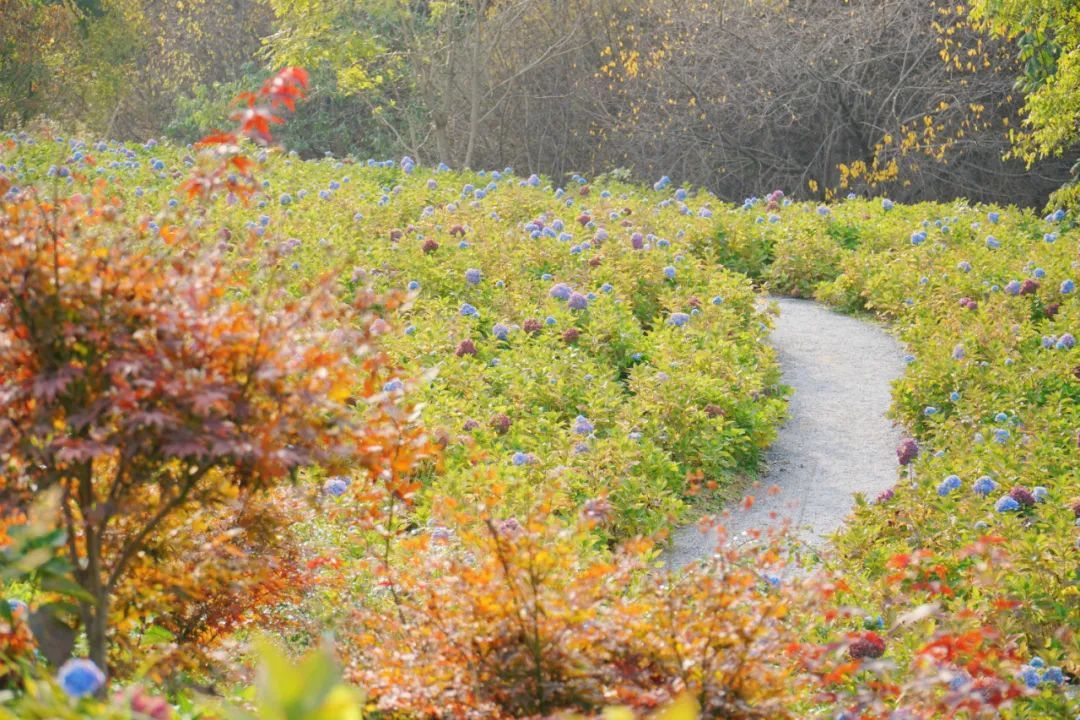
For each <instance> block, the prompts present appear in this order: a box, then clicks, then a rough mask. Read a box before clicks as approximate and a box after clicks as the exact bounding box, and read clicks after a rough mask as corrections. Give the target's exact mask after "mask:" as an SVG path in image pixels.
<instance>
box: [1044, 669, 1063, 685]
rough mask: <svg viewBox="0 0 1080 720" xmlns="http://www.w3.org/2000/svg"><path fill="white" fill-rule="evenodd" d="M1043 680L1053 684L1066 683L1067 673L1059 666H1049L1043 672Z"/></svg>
mask: <svg viewBox="0 0 1080 720" xmlns="http://www.w3.org/2000/svg"><path fill="white" fill-rule="evenodd" d="M1042 681H1043V682H1044V683H1050V684H1051V685H1064V684H1065V673H1063V672H1062V671H1061V668H1059V667H1056V666H1055V667H1048V668H1046V670H1045V671H1044V672H1043V674H1042Z"/></svg>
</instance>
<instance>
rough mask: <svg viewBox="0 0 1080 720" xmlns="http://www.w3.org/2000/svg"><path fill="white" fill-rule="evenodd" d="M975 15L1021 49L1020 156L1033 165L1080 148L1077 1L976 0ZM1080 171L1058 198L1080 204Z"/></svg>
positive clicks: (1079, 17)
mask: <svg viewBox="0 0 1080 720" xmlns="http://www.w3.org/2000/svg"><path fill="white" fill-rule="evenodd" d="M971 12H972V15H973V17H975V18H976V19H979V20H983V21H985V22H986V23H988V24H989V27H990V28H991V30H992V31H993V32H994V33H996V34H997V35H1000V36H1003V37H1005V38H1008V39H1009V40H1011V41H1013V42H1014V43H1015V44H1016V45H1017V47H1018V48H1019V53H1018V54H1019V59H1020V61H1021V63H1022V67H1023V71H1024V74H1023V76H1022V77H1021V79H1020V81H1019V83H1018V84H1019V85H1020V87H1021V88H1022V89H1023V91H1024V125H1025V127H1024V129H1022V130H1019V129H1018V130H1017V131H1015V132H1014V133H1013V141H1014V143H1015V144H1016V154H1017V155H1018V156H1019V157H1022V158H1023V159H1024V160H1025V161H1026V162H1027V164H1028V166H1029V167H1030V166H1031V165H1032V164H1033V163H1034V162H1035V161H1036V159H1038V158H1045V157H1050V156H1059V157H1060V156H1061V155H1063V154H1065V153H1070V152H1073V151H1075V149H1076V147H1077V145H1080V5H1078V4H1077V3H1076V2H1073V1H1072V0H1035V1H1032V0H1004V1H999V2H991V1H990V0H976V2H974V3H972V4H971ZM1078 178H1080V167H1074V168H1073V182H1072V183H1071V184H1070V185H1069V186H1068V187H1067V188H1065V189H1063V190H1062V191H1060V192H1059V193H1057V195H1056V197H1055V199H1056V200H1057V201H1058V202H1059V203H1061V204H1066V205H1073V206H1075V205H1077V204H1078V203H1080V184H1078V183H1077V179H1078Z"/></svg>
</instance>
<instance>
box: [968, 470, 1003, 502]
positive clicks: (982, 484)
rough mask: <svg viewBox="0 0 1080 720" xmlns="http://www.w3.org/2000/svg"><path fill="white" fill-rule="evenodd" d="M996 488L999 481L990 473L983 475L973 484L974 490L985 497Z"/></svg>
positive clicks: (972, 488)
mask: <svg viewBox="0 0 1080 720" xmlns="http://www.w3.org/2000/svg"><path fill="white" fill-rule="evenodd" d="M995 489H997V483H996V482H994V480H993V479H992V478H991V477H990V476H989V475H983V476H982V477H981V478H979V479H978V480H976V481H975V482H974V484H972V486H971V490H972V492H974V493H975V494H976V495H982V496H984V497H985V496H987V495H989V494H990V493H992V492H994V490H995Z"/></svg>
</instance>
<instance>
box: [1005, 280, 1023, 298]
mask: <svg viewBox="0 0 1080 720" xmlns="http://www.w3.org/2000/svg"><path fill="white" fill-rule="evenodd" d="M1005 294H1006V295H1019V294H1020V281H1019V280H1010V281H1009V282H1008V284H1007V285H1006V286H1005Z"/></svg>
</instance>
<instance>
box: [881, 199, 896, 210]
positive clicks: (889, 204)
mask: <svg viewBox="0 0 1080 720" xmlns="http://www.w3.org/2000/svg"><path fill="white" fill-rule="evenodd" d="M881 209H882V210H884V211H886V212H888V211H889V210H892V209H893V201H892V200H890V199H889V198H884V199H882V201H881Z"/></svg>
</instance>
